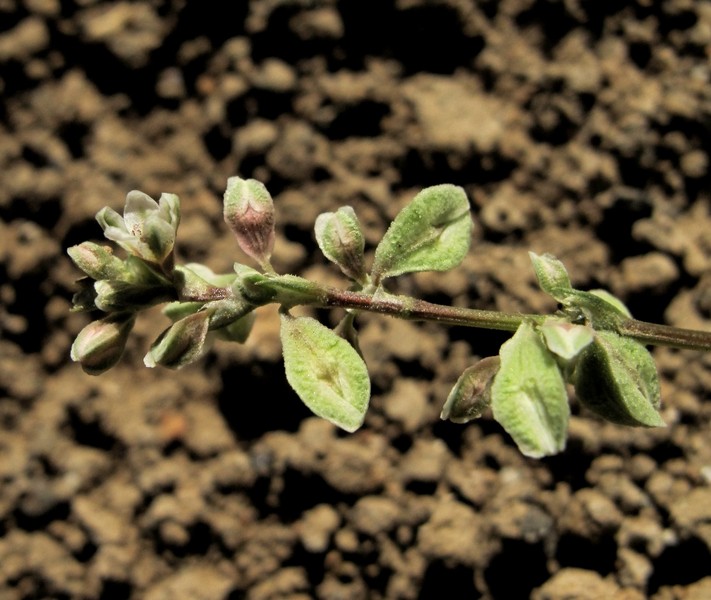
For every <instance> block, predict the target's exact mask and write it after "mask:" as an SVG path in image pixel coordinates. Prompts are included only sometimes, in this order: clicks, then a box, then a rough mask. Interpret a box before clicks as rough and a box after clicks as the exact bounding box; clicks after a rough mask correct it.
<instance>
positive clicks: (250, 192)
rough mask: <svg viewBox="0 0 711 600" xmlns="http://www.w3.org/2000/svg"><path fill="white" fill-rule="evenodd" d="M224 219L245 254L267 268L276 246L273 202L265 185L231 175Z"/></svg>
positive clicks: (225, 200)
mask: <svg viewBox="0 0 711 600" xmlns="http://www.w3.org/2000/svg"><path fill="white" fill-rule="evenodd" d="M224 218H225V223H227V225H229V227H230V229H232V232H233V233H234V234H235V236H236V237H237V243H238V244H239V247H240V248H241V249H242V250H243V252H244V253H245V254H247V255H248V256H250V257H252V258H253V259H254V260H256V261H257V262H258V263H259V265H260V266H261V267H262V268H266V266H267V265H268V264H269V259H270V258H271V255H272V250H273V248H274V238H275V231H274V223H275V218H274V201H273V200H272V197H271V195H270V194H269V192H268V191H267V188H266V187H264V184H263V183H261V182H259V181H256V180H254V179H241V178H240V177H230V178H229V179H228V180H227V189H226V190H225V196H224Z"/></svg>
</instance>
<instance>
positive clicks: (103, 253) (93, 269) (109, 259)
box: [67, 242, 124, 280]
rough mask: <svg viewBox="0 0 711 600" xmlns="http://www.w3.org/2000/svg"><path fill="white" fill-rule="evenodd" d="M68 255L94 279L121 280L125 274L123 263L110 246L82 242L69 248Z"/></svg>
mask: <svg viewBox="0 0 711 600" xmlns="http://www.w3.org/2000/svg"><path fill="white" fill-rule="evenodd" d="M67 254H69V256H70V258H71V259H72V261H74V264H75V265H76V266H77V267H79V268H80V269H81V270H82V271H84V273H86V274H87V275H88V276H89V277H91V278H92V279H97V280H98V279H120V278H121V276H122V275H123V274H124V267H123V261H122V260H121V259H120V258H118V257H117V256H114V253H113V252H111V248H109V247H108V246H99V244H95V243H94V242H82V243H81V244H79V245H78V246H72V247H71V248H68V249H67Z"/></svg>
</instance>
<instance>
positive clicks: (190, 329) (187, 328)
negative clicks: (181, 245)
mask: <svg viewBox="0 0 711 600" xmlns="http://www.w3.org/2000/svg"><path fill="white" fill-rule="evenodd" d="M209 321H210V314H209V313H208V312H207V311H200V312H197V313H195V314H192V315H188V316H187V317H185V318H184V319H180V321H177V322H176V323H173V325H171V326H170V327H169V328H168V329H166V330H165V331H164V332H163V333H162V334H161V335H160V337H159V338H158V339H157V340H156V341H155V342H154V343H153V345H152V346H151V349H150V351H149V352H148V354H146V356H145V357H144V358H143V363H144V364H145V365H146V366H147V367H155V366H156V365H162V366H164V367H169V368H171V369H179V368H181V367H184V366H185V365H187V364H190V363H191V362H194V361H195V360H197V359H198V358H200V356H201V355H202V353H203V349H204V347H205V340H206V339H207V330H208V325H209Z"/></svg>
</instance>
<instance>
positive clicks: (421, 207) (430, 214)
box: [372, 184, 472, 283]
mask: <svg viewBox="0 0 711 600" xmlns="http://www.w3.org/2000/svg"><path fill="white" fill-rule="evenodd" d="M471 230H472V220H471V218H470V216H469V201H468V200H467V197H466V194H465V193H464V190H463V189H462V188H460V187H457V186H455V185H450V184H443V185H436V186H433V187H429V188H425V189H424V190H422V191H421V192H420V193H419V194H417V195H416V196H415V197H414V199H413V200H412V202H410V204H408V205H407V206H406V207H405V208H403V209H402V210H401V211H400V213H399V214H398V215H397V217H395V220H394V221H393V222H392V223H391V224H390V227H389V228H388V230H387V231H386V232H385V236H383V239H382V240H381V242H380V244H379V245H378V247H377V248H376V250H375V259H374V263H373V270H372V277H373V281H374V282H375V283H379V282H380V281H381V280H383V279H385V278H386V277H393V276H395V275H401V274H402V273H413V272H416V271H446V270H448V269H451V268H452V267H455V266H457V265H458V264H459V263H460V262H461V261H462V260H463V259H464V256H465V255H466V253H467V251H468V250H469V244H470V242H471Z"/></svg>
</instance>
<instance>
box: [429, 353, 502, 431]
mask: <svg viewBox="0 0 711 600" xmlns="http://www.w3.org/2000/svg"><path fill="white" fill-rule="evenodd" d="M500 364H501V360H500V359H499V357H498V356H489V357H487V358H483V359H482V360H480V361H479V362H478V363H476V364H475V365H473V366H471V367H469V368H468V369H466V370H465V371H464V373H462V375H461V376H460V377H459V379H458V380H457V383H456V384H454V387H453V388H452V391H451V392H450V393H449V396H448V398H447V401H446V402H445V403H444V407H442V414H441V415H440V418H441V419H444V420H449V421H452V422H453V423H466V422H468V421H471V420H472V419H477V418H478V417H480V416H481V415H482V414H483V412H484V411H485V410H486V409H487V407H488V406H489V405H490V404H491V384H492V382H493V381H494V376H495V375H496V373H497V372H498V371H499V366H500Z"/></svg>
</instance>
